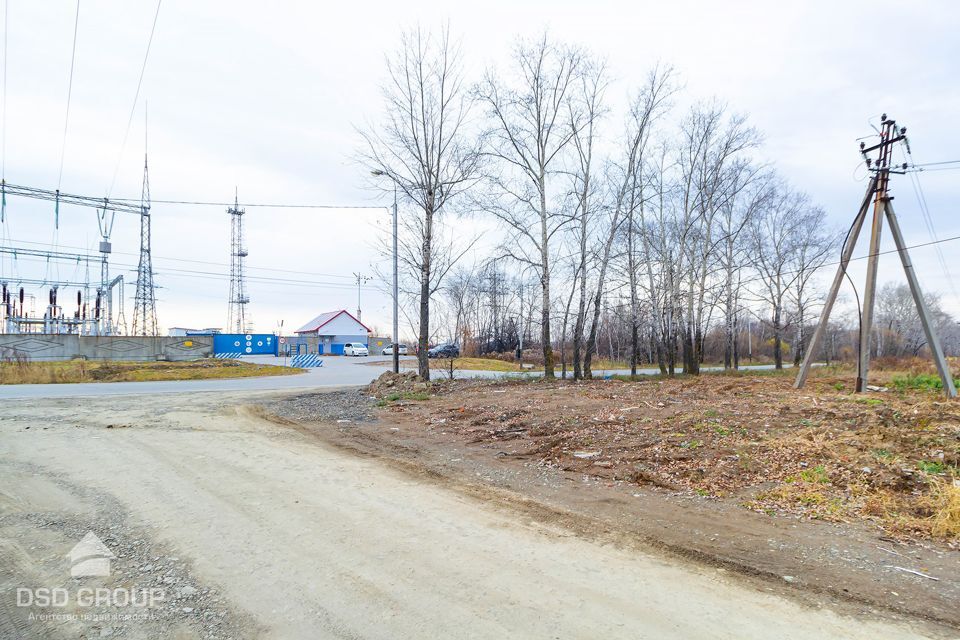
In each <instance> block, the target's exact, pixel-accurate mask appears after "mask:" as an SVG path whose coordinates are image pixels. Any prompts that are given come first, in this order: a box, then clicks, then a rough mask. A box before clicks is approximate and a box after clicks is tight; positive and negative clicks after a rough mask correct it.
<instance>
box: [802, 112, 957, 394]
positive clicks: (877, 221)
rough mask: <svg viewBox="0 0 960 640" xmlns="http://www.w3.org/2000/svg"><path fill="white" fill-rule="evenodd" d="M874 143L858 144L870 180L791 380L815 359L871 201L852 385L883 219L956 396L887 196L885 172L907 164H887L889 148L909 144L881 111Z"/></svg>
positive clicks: (863, 360) (867, 331)
mask: <svg viewBox="0 0 960 640" xmlns="http://www.w3.org/2000/svg"><path fill="white" fill-rule="evenodd" d="M880 127H881V129H880V132H879V137H880V142H878V143H877V144H875V145H872V146H870V147H868V146H867V145H866V143H864V142H861V143H860V153H861V154H862V155H863V158H864V161H865V162H866V165H867V169H868V170H869V171H870V172H871V173H872V174H873V176H872V177H871V179H870V184H869V185H868V186H867V192H866V194H865V195H864V197H863V200H862V201H861V203H860V211H859V212H858V213H857V216H856V218H854V220H853V224H852V225H850V230H849V231H848V232H847V238H846V240H844V243H843V248H842V251H841V255H840V266H839V267H838V269H837V274H836V276H834V279H833V284H832V285H831V287H830V292H829V293H828V294H827V299H826V301H825V304H824V306H823V313H822V314H821V316H820V323H819V324H818V325H817V330H816V331H815V332H814V334H813V338H812V340H811V341H810V345H809V346H808V347H807V353H806V356H805V357H804V359H803V364H802V365H801V367H800V372H799V373H798V374H797V380H796V382H795V383H794V387H796V388H798V389H799V388H801V387H802V386H803V385H804V383H805V382H806V379H807V374H808V373H809V371H810V365H811V364H812V362H813V360H814V358H816V357H817V355H818V351H819V346H820V342H821V341H822V340H823V334H824V333H825V332H826V330H827V323H828V322H829V320H830V312H831V310H832V309H833V305H834V303H835V302H836V300H837V293H838V292H839V290H840V285H841V284H842V282H843V279H844V278H845V277H847V265H848V264H849V262H850V258H851V256H852V255H853V250H854V247H855V246H856V244H857V237H858V236H859V235H860V230H861V229H862V228H863V225H864V223H865V222H866V219H867V214H868V213H869V212H870V205H871V202H872V204H873V219H872V226H871V229H870V253H869V254H868V256H867V282H866V287H865V288H864V292H863V310H862V311H861V316H860V317H861V320H860V353H859V357H858V361H857V384H856V391H857V392H858V393H862V392H863V391H866V390H867V374H868V371H869V368H870V347H871V336H872V331H873V307H874V298H875V297H876V288H877V268H878V266H879V258H880V234H881V232H882V230H883V221H884V218H886V220H887V223H888V224H889V225H890V231H891V233H892V235H893V241H894V243H895V244H896V246H897V253H898V254H900V264H901V265H902V266H903V272H904V275H906V277H907V284H908V285H910V293H911V294H912V295H913V302H914V304H915V305H916V307H917V314H918V315H919V316H920V324H921V325H922V326H923V333H924V334H925V336H926V338H927V347H928V348H929V349H930V354H931V355H932V356H933V362H934V364H935V365H936V367H937V372H938V373H939V374H940V379H941V381H942V382H943V391H944V393H945V394H946V395H947V396H948V397H950V398H955V397H956V396H957V389H956V386H955V385H954V383H953V377H952V375H951V373H950V366H949V365H948V363H947V359H946V358H945V357H944V355H943V349H942V348H941V346H940V340H939V338H938V336H937V332H936V327H935V325H934V324H933V319H932V317H931V314H930V310H929V309H928V308H927V303H926V300H924V298H923V292H922V291H921V290H920V280H919V278H918V277H917V272H916V269H914V267H913V262H912V261H911V260H910V255H909V254H908V253H907V243H906V241H905V240H904V239H903V232H902V231H901V230H900V222H899V220H898V219H897V215H896V214H895V213H894V212H893V196H892V195H890V176H891V174H903V173H906V171H907V170H908V165H907V163H903V164H902V165H899V166H898V165H895V164H894V163H893V162H892V155H893V148H894V146H895V145H896V144H898V143H900V144H903V145H904V146H906V148H907V150H908V151H909V149H910V143H909V141H908V140H907V128H906V127H898V126H897V122H896V120H893V119H892V118H887V114H883V115H882V116H881V118H880ZM873 152H876V153H877V157H876V158H872V157H870V155H869V154H871V153H873Z"/></svg>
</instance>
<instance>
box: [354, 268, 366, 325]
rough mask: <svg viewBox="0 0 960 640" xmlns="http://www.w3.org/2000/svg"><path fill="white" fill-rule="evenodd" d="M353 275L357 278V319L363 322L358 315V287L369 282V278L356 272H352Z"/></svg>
mask: <svg viewBox="0 0 960 640" xmlns="http://www.w3.org/2000/svg"><path fill="white" fill-rule="evenodd" d="M353 277H354V278H356V279H357V320H359V321H360V322H363V320H362V319H361V317H360V288H361V287H362V286H363V284H364V283H365V282H369V281H370V278H369V277H368V276H365V275H362V274H360V273H357V272H354V274H353Z"/></svg>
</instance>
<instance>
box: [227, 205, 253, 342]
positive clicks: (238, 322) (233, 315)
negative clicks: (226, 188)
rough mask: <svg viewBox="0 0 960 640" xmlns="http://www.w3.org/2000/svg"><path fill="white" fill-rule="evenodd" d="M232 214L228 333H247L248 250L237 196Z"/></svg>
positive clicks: (248, 299)
mask: <svg viewBox="0 0 960 640" xmlns="http://www.w3.org/2000/svg"><path fill="white" fill-rule="evenodd" d="M227 213H229V214H230V309H229V312H228V314H227V331H232V332H233V333H246V332H247V315H246V308H247V304H248V303H249V302H250V298H248V297H247V290H246V287H245V286H244V282H243V259H244V258H246V257H247V249H246V248H245V247H244V246H243V214H244V213H246V211H245V210H243V209H241V208H240V203H239V202H238V201H237V196H236V194H234V199H233V207H232V208H230V209H227Z"/></svg>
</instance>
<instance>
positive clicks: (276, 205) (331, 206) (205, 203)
mask: <svg viewBox="0 0 960 640" xmlns="http://www.w3.org/2000/svg"><path fill="white" fill-rule="evenodd" d="M110 202H137V200H136V199H134V198H111V200H110ZM152 202H153V203H154V204H187V205H196V206H200V207H232V206H234V205H238V206H241V207H244V208H252V207H260V208H270V209H370V210H374V209H384V208H385V207H384V206H382V205H379V206H373V205H359V204H347V205H342V204H288V203H276V202H274V203H255V202H239V203H238V202H214V201H210V200H152Z"/></svg>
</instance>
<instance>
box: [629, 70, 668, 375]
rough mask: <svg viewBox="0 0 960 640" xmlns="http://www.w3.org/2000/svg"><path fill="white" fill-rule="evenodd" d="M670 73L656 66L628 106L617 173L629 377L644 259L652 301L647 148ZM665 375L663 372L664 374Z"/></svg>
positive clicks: (636, 346) (665, 102)
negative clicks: (623, 241)
mask: <svg viewBox="0 0 960 640" xmlns="http://www.w3.org/2000/svg"><path fill="white" fill-rule="evenodd" d="M673 75H674V74H673V69H672V68H670V67H664V68H661V67H659V66H657V67H654V69H653V70H652V71H651V72H650V73H649V74H648V75H647V80H646V82H645V83H644V85H643V86H642V87H641V88H640V91H639V92H638V93H637V95H636V97H635V98H634V100H633V103H632V104H631V106H630V115H629V117H628V119H627V126H626V131H625V135H624V148H623V154H624V156H625V157H624V158H623V159H622V160H621V162H622V164H621V166H620V168H619V172H620V174H621V175H622V177H623V181H622V183H621V184H622V191H621V194H619V198H620V199H623V200H624V202H623V203H622V205H621V206H623V207H624V209H625V211H624V215H625V224H626V234H625V235H626V248H625V252H624V253H625V257H626V265H625V266H626V276H627V284H628V286H629V289H630V292H629V294H630V375H636V373H637V356H638V352H639V349H640V344H639V342H640V292H639V288H640V280H639V277H638V272H639V270H640V263H641V262H642V261H643V259H645V260H647V261H648V262H647V270H648V271H647V273H648V276H649V277H650V282H649V287H650V292H651V301H652V302H653V299H654V292H653V288H654V286H653V282H652V274H653V271H652V269H653V266H652V264H650V262H649V260H650V255H649V243H648V242H647V237H646V234H645V231H646V229H645V218H644V215H643V212H644V206H645V205H646V200H647V198H648V197H651V195H652V194H651V192H652V189H650V188H648V186H647V183H646V180H647V177H646V167H647V163H648V162H649V160H648V158H647V147H648V145H649V142H650V138H651V134H652V132H653V129H654V127H655V123H656V121H657V119H658V118H659V116H660V115H662V113H663V112H664V111H665V110H666V107H667V105H668V101H669V99H670V97H671V96H672V95H673V93H674V92H675V88H674V82H673ZM638 235H640V236H641V242H640V243H639V244H640V245H641V246H642V247H643V249H644V254H643V256H641V255H640V254H638V246H637V245H638V242H637V239H638ZM654 307H655V309H656V311H655V314H656V313H658V312H659V305H658V304H656V302H654ZM656 344H657V351H658V354H659V356H660V357H658V361H659V362H660V363H661V365H662V364H663V358H662V353H661V349H660V348H659V346H660V342H659V341H657V343H656ZM663 372H664V373H666V371H665V370H664V371H663Z"/></svg>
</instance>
